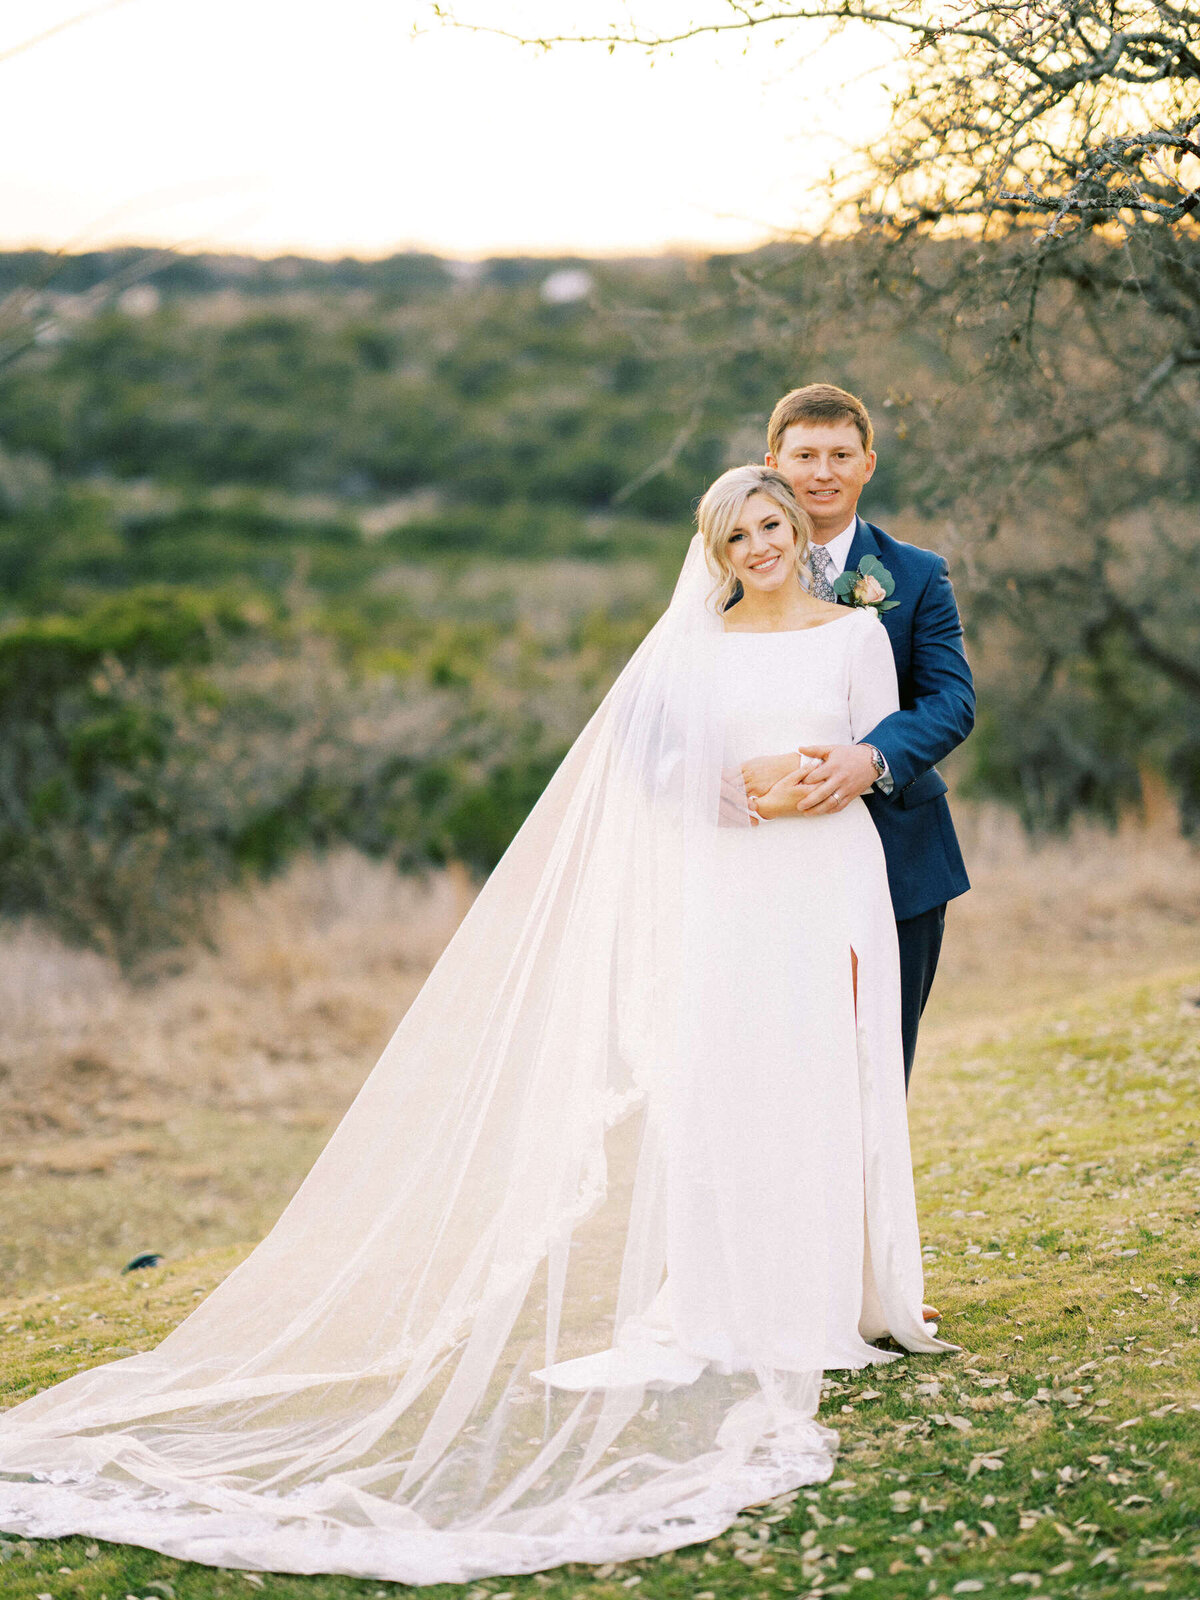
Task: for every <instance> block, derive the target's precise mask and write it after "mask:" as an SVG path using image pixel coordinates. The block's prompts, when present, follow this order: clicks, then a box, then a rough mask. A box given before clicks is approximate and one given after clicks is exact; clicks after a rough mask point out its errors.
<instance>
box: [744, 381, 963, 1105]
mask: <svg viewBox="0 0 1200 1600" xmlns="http://www.w3.org/2000/svg"><path fill="white" fill-rule="evenodd" d="M873 438H874V430H873V429H872V427H871V419H870V417H869V416H868V415H867V408H866V407H865V406H864V405H863V403H862V401H861V400H859V399H857V398H856V397H855V396H854V395H852V394H848V393H847V392H846V390H845V389H838V388H836V387H835V386H834V385H833V384H831V383H810V384H807V385H806V386H805V387H804V388H803V389H793V390H792V392H791V393H790V394H785V395H784V397H783V399H782V400H780V401H779V403H778V405H776V407H775V409H774V411H772V413H771V420H770V422H769V424H768V425H767V455H766V462H767V465H768V466H769V467H776V468H778V470H779V471H780V472H782V473H783V475H784V477H785V478H787V479H788V480H789V482H790V483H791V485H792V488H793V489H794V490H795V491H796V498H797V499H798V500H799V502H800V504H801V505H802V506H803V507H804V509H805V510H806V511H807V512H808V514H809V516H810V517H811V518H812V523H813V535H812V549H811V552H810V564H811V568H812V592H813V593H814V594H815V595H817V597H818V598H819V599H822V600H834V599H835V598H836V596H835V594H834V591H833V582H834V579H835V578H837V577H839V576H840V575H841V574H842V573H843V572H846V571H855V570H857V567H858V564H859V562H860V561H861V560H862V558H863V557H864V556H868V555H869V556H874V557H876V559H877V560H879V561H880V562H882V564H883V566H884V567H885V568H886V569H887V571H888V572H889V573H890V574H891V576H892V577H893V579H894V580H895V585H896V586H895V589H894V591H893V593H892V595H891V598H892V600H894V601H897V602H898V604H897V605H896V606H895V607H894V608H893V609H891V610H888V611H885V612H883V613H882V614H881V615H882V622H883V625H884V627H885V628H886V629H887V633H888V638H889V640H890V642H891V646H892V653H893V655H894V656H895V658H896V676H897V678H898V679H899V684H900V710H899V711H896V712H893V714H892V715H891V716H888V717H885V718H884V719H883V721H882V722H881V723H879V724H878V725H877V726H876V727H875V728H873V729H872V730H871V732H870V733H869V734H868V736H867V739H866V740H865V741H864V742H862V743H859V744H841V745H821V746H815V745H814V746H806V747H804V748H803V749H802V750H801V754H803V755H808V756H815V757H817V758H818V759H819V763H820V764H819V765H818V766H817V767H815V768H813V769H812V770H811V771H810V772H808V773H807V774H806V775H805V778H804V780H803V782H802V783H801V784H800V785H799V787H798V793H799V794H800V796H801V799H800V802H799V805H798V808H797V809H798V810H799V811H800V812H801V814H802V815H806V816H823V815H828V813H830V812H832V811H840V810H841V809H842V808H843V807H844V806H847V805H849V803H850V802H851V800H853V799H855V798H856V797H857V796H858V795H862V796H863V797H864V798H865V800H866V804H867V809H868V810H869V811H870V813H871V818H872V820H873V821H874V823H875V826H876V828H877V829H878V830H879V837H880V839H881V840H882V842H883V852H884V856H885V858H886V860H887V871H888V883H889V886H890V888H891V892H892V906H893V908H894V910H895V913H896V933H897V935H898V938H899V944H900V1005H901V1025H902V1031H903V1037H904V1083H905V1087H906V1088H907V1086H908V1082H909V1079H910V1077H911V1075H912V1066H913V1056H914V1054H915V1052H916V1046H917V1025H918V1023H919V1022H920V1019H921V1013H922V1011H923V1010H924V1009H925V1002H926V1000H927V999H928V998H929V990H930V988H931V986H932V984H933V975H934V973H935V971H936V970H937V962H938V955H939V953H940V951H941V947H942V932H943V929H944V928H945V923H946V902H947V901H948V900H952V899H953V898H954V896H955V895H960V894H963V893H965V891H966V890H967V889H968V888H969V887H970V885H969V883H968V882H967V874H966V869H965V868H964V866H963V859H962V852H961V851H960V850H959V847H958V840H957V838H956V837H955V834H954V824H953V823H952V822H951V820H950V808H949V806H948V805H947V803H946V781H945V779H944V778H943V777H942V775H941V774H940V773H939V772H938V771H937V769H936V767H935V766H934V762H935V761H940V760H941V759H942V757H943V756H946V755H948V754H949V752H950V751H951V750H953V749H954V748H955V746H956V745H960V744H961V743H962V741H963V740H964V739H965V738H966V737H967V735H968V733H970V731H971V727H972V725H973V723H974V721H975V690H974V686H973V684H972V681H971V669H970V668H969V667H968V665H967V658H966V656H965V655H964V653H963V638H962V623H961V622H960V621H959V617H958V607H957V606H956V605H955V603H954V590H953V589H952V588H951V586H950V579H949V577H948V576H947V571H946V563H945V561H944V560H943V559H942V557H941V556H939V555H935V554H934V552H933V551H932V550H921V549H919V548H918V547H917V546H916V545H912V544H902V543H901V542H900V540H898V539H892V538H890V537H889V536H888V535H887V534H886V533H884V532H883V530H882V528H876V527H874V526H873V525H872V524H871V523H869V522H864V521H863V519H862V518H861V517H860V516H859V515H858V500H859V496H860V495H861V494H862V491H863V489H864V488H865V487H866V485H867V483H868V482H869V480H870V478H871V474H872V473H873V472H874V471H875V451H874V449H873V448H872V445H873ZM795 766H796V757H795V754H794V753H793V752H791V751H789V752H787V753H786V754H783V755H778V756H759V757H757V758H756V759H755V760H753V761H748V762H747V763H746V764H745V766H744V767H743V768H742V777H743V780H744V782H745V785H746V792H747V793H748V794H753V795H758V794H764V793H765V792H766V791H767V789H769V788H770V787H771V785H772V784H773V783H776V782H778V781H779V779H780V778H782V777H784V776H786V775H787V774H788V773H789V772H793V771H794V770H795Z"/></svg>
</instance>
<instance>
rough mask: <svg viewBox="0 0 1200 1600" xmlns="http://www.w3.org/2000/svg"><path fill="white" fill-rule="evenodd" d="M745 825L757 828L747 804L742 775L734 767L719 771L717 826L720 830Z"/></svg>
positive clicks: (755, 820)
mask: <svg viewBox="0 0 1200 1600" xmlns="http://www.w3.org/2000/svg"><path fill="white" fill-rule="evenodd" d="M747 823H749V824H750V826H751V827H752V828H757V827H758V816H757V814H756V812H755V810H754V808H753V806H752V805H751V804H750V803H749V797H748V796H747V794H746V786H745V784H744V783H743V782H742V774H741V773H740V772H739V771H738V769H737V768H736V767H733V768H729V767H725V768H723V769H722V771H721V802H720V809H719V811H718V813H717V825H718V827H721V828H744V827H745V826H746V824H747Z"/></svg>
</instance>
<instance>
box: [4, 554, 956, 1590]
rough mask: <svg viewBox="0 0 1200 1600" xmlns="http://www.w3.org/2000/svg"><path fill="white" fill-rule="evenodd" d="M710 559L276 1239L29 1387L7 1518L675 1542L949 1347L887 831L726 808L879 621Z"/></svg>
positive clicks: (271, 1562)
mask: <svg viewBox="0 0 1200 1600" xmlns="http://www.w3.org/2000/svg"><path fill="white" fill-rule="evenodd" d="M712 586H713V581H712V578H711V576H710V575H709V573H708V572H707V569H706V567H705V563H704V558H703V554H702V550H701V548H700V545H699V541H698V539H695V540H693V542H692V546H691V549H690V550H689V554H688V558H687V561H686V562H685V565H684V570H683V573H682V574H681V577H680V580H679V583H678V585H677V587H676V591H675V595H674V598H673V600H672V602H671V606H670V607H669V609H668V611H667V612H666V614H665V615H664V616H663V618H661V619H660V621H659V623H658V624H656V626H655V628H654V629H653V630H652V631H651V633H650V635H649V636H648V637H647V639H646V640H645V641H644V642H643V644H642V646H641V647H640V648H639V650H638V652H637V653H636V654H635V656H634V658H633V660H632V661H631V662H630V664H629V666H628V667H627V668H626V669H625V671H624V672H623V673H622V675H621V677H620V678H619V679H618V681H617V683H616V684H615V685H614V687H613V689H612V691H610V693H609V695H608V696H607V698H606V699H605V702H604V704H603V705H602V706H601V708H600V710H599V711H598V712H597V713H596V716H595V717H594V718H593V719H592V721H591V722H590V723H589V724H588V727H587V728H586V729H585V730H584V733H583V734H582V735H581V736H580V738H579V740H578V741H577V742H576V744H575V746H574V747H573V748H572V750H571V752H570V754H569V755H568V757H567V758H566V760H565V761H564V763H563V765H562V767H561V768H560V769H559V772H558V773H557V774H556V776H555V778H554V779H553V780H552V782H551V784H550V786H549V787H548V789H547V791H546V793H545V795H544V796H543V797H542V799H541V800H540V801H539V802H538V805H537V806H536V807H535V808H534V810H533V812H532V813H531V815H530V817H529V819H528V821H527V822H526V824H525V826H524V827H523V828H522V830H521V832H520V833H519V834H518V836H517V838H516V839H515V840H514V842H513V844H512V846H511V847H510V849H509V851H508V852H507V853H506V855H505V857H504V859H503V861H502V862H501V863H500V865H499V866H498V867H497V869H496V871H495V873H494V874H493V875H492V878H491V880H490V881H489V883H488V885H487V886H486V887H485V889H484V891H483V892H482V893H481V895H480V896H479V898H478V900H477V901H476V904H475V905H474V907H473V908H472V910H471V912H470V913H469V915H468V916H467V918H466V920H465V921H464V923H463V925H462V927H461V928H460V929H459V931H458V933H457V934H456V935H455V937H454V939H453V940H452V941H451V943H450V944H449V946H448V947H447V950H446V952H445V954H444V955H443V957H442V959H441V960H440V961H439V963H438V964H437V966H436V967H435V968H434V971H433V972H432V973H431V975H430V977H429V979H428V981H427V982H426V984H425V986H424V988H423V989H422V991H421V994H420V995H419V996H418V998H417V1000H416V1001H415V1002H414V1004H413V1006H412V1007H411V1008H410V1010H409V1012H408V1014H407V1016H406V1017H405V1018H404V1020H403V1022H402V1023H401V1025H400V1027H399V1028H398V1030H397V1032H396V1034H395V1036H394V1037H393V1039H392V1041H391V1043H390V1044H389V1046H388V1048H387V1050H386V1051H385V1052H384V1054H383V1056H382V1058H381V1059H380V1061H379V1063H378V1065H377V1066H376V1068H375V1069H374V1071H373V1072H372V1074H371V1076H370V1077H369V1078H368V1080H367V1082H366V1084H365V1085H364V1086H363V1089H362V1090H361V1092H360V1094H359V1095H358V1097H357V1099H356V1100H355V1102H354V1104H353V1105H352V1106H351V1108H350V1110H349V1111H348V1112H347V1114H346V1116H345V1118H344V1119H343V1121H342V1123H341V1125H340V1126H339V1128H338V1129H337V1131H336V1132H335V1134H334V1136H333V1138H332V1139H331V1140H330V1143H329V1144H328V1146H327V1147H326V1149H325V1151H324V1152H323V1154H322V1155H321V1157H320V1158H319V1159H318V1161H317V1163H316V1165H315V1166H314V1168H313V1170H312V1172H311V1173H310V1174H309V1176H308V1178H307V1179H306V1180H305V1182H304V1184H303V1185H302V1186H301V1188H300V1190H299V1191H298V1193H297V1194H296V1196H295V1198H294V1199H293V1201H292V1202H291V1204H290V1205H289V1206H288V1208H287V1210H286V1211H285V1212H284V1214H283V1216H282V1217H281V1218H280V1220H279V1222H278V1223H277V1224H276V1226H275V1228H274V1229H273V1230H272V1232H271V1233H270V1234H269V1235H268V1236H267V1238H266V1239H265V1240H263V1242H262V1243H261V1244H260V1245H259V1246H258V1247H257V1248H256V1249H255V1250H254V1251H253V1252H252V1253H251V1255H250V1256H249V1257H248V1258H247V1259H246V1261H245V1262H243V1264H242V1265H241V1266H240V1267H239V1268H238V1269H237V1270H236V1271H235V1272H233V1273H232V1274H231V1276H230V1277H229V1278H228V1279H227V1280H226V1281H225V1282H224V1283H223V1284H222V1285H221V1286H220V1287H219V1288H218V1289H217V1290H216V1291H214V1293H213V1294H212V1295H211V1296H210V1297H209V1298H208V1299H207V1300H206V1301H205V1302H204V1303H203V1304H202V1305H201V1306H199V1307H198V1308H197V1309H196V1310H195V1311H194V1312H193V1313H192V1314H191V1315H190V1316H189V1317H188V1318H187V1319H186V1320H185V1321H184V1322H183V1323H182V1324H181V1325H180V1326H179V1327H178V1328H177V1329H175V1331H174V1332H173V1333H171V1334H170V1335H169V1336H168V1337H167V1338H166V1339H165V1340H164V1341H163V1342H162V1343H161V1344H160V1345H159V1346H158V1347H157V1348H156V1349H154V1350H151V1351H148V1352H146V1353H144V1354H141V1355H136V1356H131V1357H128V1358H127V1359H125V1360H122V1361H117V1362H113V1363H111V1364H109V1365H107V1366H102V1367H98V1368H95V1369H93V1370H91V1371H88V1372H83V1373H80V1374H77V1375H76V1376H75V1377H72V1378H69V1379H67V1380H66V1381H65V1382H63V1383H60V1384H58V1385H56V1386H55V1387H54V1388H52V1389H48V1390H46V1391H44V1392H43V1393H41V1394H39V1395H36V1396H34V1397H33V1398H32V1399H30V1400H27V1401H25V1402H23V1403H22V1404H21V1405H19V1406H17V1407H15V1408H14V1409H12V1410H11V1411H9V1412H8V1413H6V1414H5V1415H4V1416H3V1417H2V1418H0V1528H3V1529H4V1530H6V1531H9V1532H16V1533H21V1534H24V1535H26V1536H34V1537H60V1536H63V1535H66V1534H68V1533H83V1534H88V1535H91V1536H93V1537H99V1538H103V1539H109V1540H114V1541H119V1542H128V1543H133V1544H139V1545H143V1546H146V1547H149V1548H151V1549H155V1550H159V1551H163V1552H165V1553H167V1554H170V1555H173V1556H177V1557H180V1558H183V1559H187V1560H192V1561H200V1562H207V1563H210V1564H212V1565H218V1566H225V1567H243V1568H251V1569H253V1568H257V1569H261V1570H268V1571H269V1570H275V1571H288V1572H299V1573H316V1572H326V1573H341V1574H348V1575H353V1576H360V1577H374V1578H382V1579H392V1580H395V1581H400V1582H405V1583H412V1584H425V1583H437V1582H464V1581H468V1580H471V1579H475V1578H479V1577H483V1576H488V1575H492V1574H501V1573H518V1572H529V1571H535V1570H538V1569H541V1568H546V1567H551V1566H556V1565H559V1564H561V1563H563V1562H569V1561H580V1562H602V1561H613V1560H624V1559H630V1558H633V1557H638V1556H647V1555H653V1554H657V1553H660V1552H662V1551H665V1550H670V1549H674V1548H677V1547H679V1546H681V1545H686V1544H691V1543H695V1542H698V1541H701V1540H704V1539H708V1538H711V1537H713V1536H714V1535H716V1534H717V1533H719V1532H721V1531H722V1530H723V1529H724V1528H726V1527H728V1526H729V1524H730V1522H731V1521H732V1520H733V1518H734V1517H735V1516H736V1514H737V1513H738V1511H740V1510H741V1509H743V1508H744V1507H745V1506H747V1505H750V1504H753V1503H755V1502H757V1501H760V1500H762V1499H765V1498H767V1497H769V1496H772V1495H775V1494H778V1493H780V1492H782V1491H784V1490H787V1489H791V1488H795V1487H798V1486H800V1485H802V1484H807V1483H814V1482H820V1481H822V1480H824V1479H826V1478H828V1477H829V1475H830V1473H831V1472H832V1469H833V1462H834V1452H835V1450H836V1446H837V1435H836V1434H835V1433H834V1432H832V1431H831V1430H830V1429H828V1428H826V1427H824V1426H823V1425H822V1424H821V1423H820V1422H819V1421H818V1420H817V1417H816V1413H817V1406H818V1401H819V1397H820V1378H821V1373H822V1371H823V1370H824V1369H825V1368H829V1367H835V1368H836V1367H860V1366H863V1365H864V1364H866V1363H868V1362H872V1361H887V1360H892V1359H895V1355H894V1353H891V1352H887V1351H885V1350H882V1349H880V1348H878V1347H877V1346H875V1345H874V1344H872V1343H871V1342H870V1341H871V1340H873V1339H876V1338H879V1337H881V1336H883V1335H884V1334H890V1335H891V1336H892V1338H893V1339H894V1340H896V1341H898V1342H899V1343H900V1344H901V1345H903V1346H905V1347H907V1348H908V1349H909V1350H915V1351H931V1352H932V1351H943V1350H947V1349H951V1348H953V1347H952V1346H949V1345H946V1344H945V1343H943V1342H942V1341H940V1340H938V1339H937V1338H935V1337H933V1336H932V1334H931V1333H930V1332H929V1330H927V1328H926V1327H925V1324H924V1323H923V1321H922V1313H921V1299H922V1287H923V1285H922V1272H921V1257H920V1245H919V1237H918V1230H917V1218H916V1208H915V1201H914V1195H913V1185H912V1171H911V1160H910V1154H909V1146H908V1134H907V1124H906V1120H905V1100H904V1072H903V1064H902V1059H901V1049H900V1024H899V979H898V965H897V956H896V941H895V925H894V921H893V918H892V911H891V905H890V901H889V898H888V890H887V880H886V874H885V869H884V862H883V853H882V849H881V847H880V844H879V840H878V837H877V835H876V833H875V830H874V827H873V826H872V824H871V821H870V818H869V817H868V815H867V812H866V809H865V807H864V806H863V805H862V804H861V803H860V802H858V801H855V802H853V803H852V804H851V805H849V806H848V807H846V808H845V809H844V810H842V811H840V812H839V813H837V814H836V815H832V816H827V817H820V818H799V817H797V818H796V819H794V820H793V819H784V820H775V821H771V822H766V823H763V824H761V825H760V826H758V827H752V826H750V819H749V816H748V814H747V813H746V809H745V806H744V805H742V806H741V807H740V808H739V807H737V806H736V805H733V806H731V805H730V804H729V803H728V802H726V803H725V804H724V805H722V801H721V794H722V772H723V771H726V772H728V771H730V770H731V769H733V768H735V767H736V766H737V765H738V764H739V763H740V762H741V761H742V760H744V759H746V758H748V757H750V756H753V755H760V754H764V753H768V752H774V751H778V750H785V749H788V748H795V747H796V746H797V745H798V744H801V743H818V742H820V743H825V742H844V741H847V740H850V739H854V738H861V737H862V736H863V735H864V734H866V733H867V732H869V730H870V728H871V726H873V724H874V723H875V722H877V721H878V720H879V719H880V718H881V717H883V716H885V715H887V714H888V713H889V712H890V711H892V710H894V709H895V706H896V684H895V671H894V667H893V664H892V658H891V652H890V648H889V646H888V643H887V639H886V636H885V634H884V630H883V628H882V626H881V624H880V623H879V621H878V619H877V618H876V617H875V616H874V615H873V614H872V613H869V612H861V611H849V612H847V614H846V615H845V616H844V617H837V618H835V619H834V620H833V621H832V622H828V623H826V624H824V625H823V626H821V627H819V628H815V629H810V630H807V631H803V632H799V633H784V634H766V635H762V634H742V633H726V632H725V631H724V628H723V625H722V622H721V619H720V617H719V616H717V615H716V614H715V613H714V612H713V610H712V609H711V605H710V603H709V598H708V597H709V593H710V591H711V589H712ZM855 960H856V961H857V998H856V996H855V991H854V983H853V978H852V963H853V962H854V961H855Z"/></svg>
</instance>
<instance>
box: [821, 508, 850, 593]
mask: <svg viewBox="0 0 1200 1600" xmlns="http://www.w3.org/2000/svg"><path fill="white" fill-rule="evenodd" d="M857 527H858V518H857V516H855V517H852V518H851V521H850V526H849V527H848V528H843V529H842V531H841V533H839V534H837V535H836V536H835V537H834V538H832V539H830V541H829V543H828V544H827V545H825V546H824V549H825V553H826V554H827V555H828V557H829V569H828V572H827V574H826V576H827V577H828V579H829V581H830V583H832V582H833V580H834V579H835V578H840V577H841V575H842V573H843V572H845V570H846V558H847V557H848V556H849V554H850V546H851V545H852V544H853V543H854V530H855V529H856V528H857Z"/></svg>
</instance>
